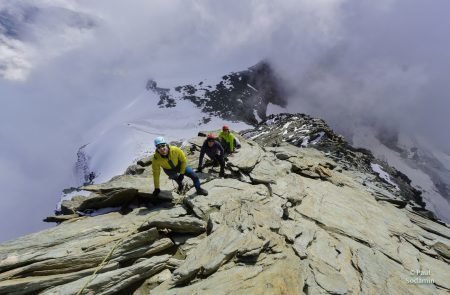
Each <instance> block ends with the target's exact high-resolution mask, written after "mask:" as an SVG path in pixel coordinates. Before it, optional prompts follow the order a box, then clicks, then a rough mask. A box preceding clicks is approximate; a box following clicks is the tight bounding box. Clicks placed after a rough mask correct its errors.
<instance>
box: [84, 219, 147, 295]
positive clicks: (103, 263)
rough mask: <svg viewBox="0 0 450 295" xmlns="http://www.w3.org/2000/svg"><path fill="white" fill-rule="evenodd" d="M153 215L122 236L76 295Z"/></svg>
mask: <svg viewBox="0 0 450 295" xmlns="http://www.w3.org/2000/svg"><path fill="white" fill-rule="evenodd" d="M151 217H152V215H150V216H149V217H148V218H147V219H145V220H144V222H142V224H141V225H139V226H138V227H137V228H136V229H135V230H134V231H132V232H130V233H129V234H127V235H125V236H123V237H122V238H120V239H119V240H118V241H117V242H116V244H115V245H114V246H113V247H112V249H111V250H110V251H109V253H108V254H107V255H106V256H105V258H103V260H102V262H101V263H100V264H99V265H98V266H97V268H96V269H95V270H94V272H93V273H92V275H91V276H90V277H89V279H88V280H87V281H86V283H85V284H84V285H83V287H82V288H81V289H80V291H78V293H77V294H76V295H81V294H82V293H83V291H84V290H85V289H86V287H87V286H88V285H89V284H90V283H91V282H92V281H93V280H94V278H95V276H96V275H97V273H98V272H99V271H100V270H101V269H102V268H103V267H105V265H106V263H107V262H108V260H109V259H110V258H111V255H112V254H113V253H114V251H115V250H116V249H117V247H118V246H119V245H120V244H121V243H122V242H123V241H124V240H125V239H126V238H128V237H129V236H131V235H133V234H135V233H137V232H138V230H139V228H141V227H142V226H143V225H144V224H145V223H146V222H147V221H149V220H150V218H151Z"/></svg>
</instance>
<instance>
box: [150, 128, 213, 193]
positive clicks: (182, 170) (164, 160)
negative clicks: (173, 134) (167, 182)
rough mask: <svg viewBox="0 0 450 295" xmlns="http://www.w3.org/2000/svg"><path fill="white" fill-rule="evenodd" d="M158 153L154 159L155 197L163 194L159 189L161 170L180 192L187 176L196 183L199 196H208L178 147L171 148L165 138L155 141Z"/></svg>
mask: <svg viewBox="0 0 450 295" xmlns="http://www.w3.org/2000/svg"><path fill="white" fill-rule="evenodd" d="M155 147H156V151H155V154H154V155H153V159H152V170H153V183H154V186H155V190H154V191H153V196H155V197H156V196H158V195H159V193H160V192H161V190H160V188H159V176H160V171H161V169H160V168H163V170H164V172H165V173H166V174H167V176H169V178H170V179H173V180H175V181H176V182H177V184H178V190H179V191H181V190H182V188H183V179H184V175H187V176H188V177H189V178H191V179H192V181H193V182H194V186H195V189H196V191H197V194H199V195H204V196H207V195H208V191H207V190H205V189H203V188H201V187H200V180H199V179H198V176H197V175H196V174H195V172H194V171H193V170H192V168H191V167H189V166H187V159H186V155H185V154H184V152H183V151H182V150H181V149H180V148H178V147H176V146H169V145H168V144H167V143H166V141H165V140H164V138H163V137H161V136H159V137H157V138H156V139H155Z"/></svg>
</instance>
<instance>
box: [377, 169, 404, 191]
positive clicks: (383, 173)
mask: <svg viewBox="0 0 450 295" xmlns="http://www.w3.org/2000/svg"><path fill="white" fill-rule="evenodd" d="M370 167H371V168H372V170H373V171H374V172H375V173H377V174H378V176H379V177H380V178H381V179H383V180H384V181H386V182H387V183H389V184H391V185H393V186H394V187H395V188H396V189H397V190H399V189H400V188H399V187H398V185H397V184H396V183H395V182H393V181H392V179H391V177H390V175H389V174H388V173H386V171H384V170H383V168H382V167H381V166H380V165H378V164H373V163H370Z"/></svg>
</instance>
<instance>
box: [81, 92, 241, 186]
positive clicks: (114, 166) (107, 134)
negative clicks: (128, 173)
mask: <svg viewBox="0 0 450 295" xmlns="http://www.w3.org/2000/svg"><path fill="white" fill-rule="evenodd" d="M159 100H160V97H159V95H157V93H155V92H153V91H146V92H144V93H142V94H141V95H139V96H138V97H136V98H135V99H134V100H133V101H131V102H130V103H129V104H128V105H125V106H124V107H123V108H122V109H120V110H118V111H116V112H115V113H113V114H111V115H110V116H109V117H108V118H105V119H104V120H103V121H102V122H101V123H99V124H98V125H97V126H94V127H93V128H92V129H91V130H90V131H89V132H88V133H87V134H86V142H87V144H86V145H85V146H83V147H82V148H81V149H80V152H79V153H81V154H82V155H83V156H82V157H79V160H80V161H81V162H78V163H77V165H76V166H77V168H76V169H77V173H78V175H79V177H80V183H79V184H82V183H83V182H86V180H88V178H89V174H90V173H92V172H93V173H94V174H95V178H94V182H104V181H107V180H109V179H110V178H111V177H113V176H115V175H119V174H122V173H123V172H124V171H125V169H126V168H127V167H128V166H129V165H131V164H132V163H133V162H134V161H136V160H137V159H139V158H142V157H144V156H146V155H150V154H152V153H153V152H154V146H153V140H154V138H155V137H156V136H164V137H165V139H166V141H169V142H170V141H184V140H185V139H187V138H191V137H193V136H195V135H196V134H197V133H198V132H199V131H201V130H216V129H220V128H221V126H222V125H223V124H225V123H226V124H228V125H230V127H231V128H232V129H234V130H241V129H244V128H248V126H249V125H247V124H245V123H241V122H238V123H233V122H227V121H224V120H222V119H220V118H217V117H212V118H211V120H209V121H208V122H207V123H205V122H204V121H203V120H202V118H203V117H204V115H205V114H203V113H202V112H201V110H200V109H198V108H197V107H196V106H195V105H194V104H193V103H191V102H189V101H186V100H180V101H178V103H177V105H176V106H175V107H172V108H161V107H158V101H159Z"/></svg>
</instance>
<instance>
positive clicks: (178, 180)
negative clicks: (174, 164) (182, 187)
mask: <svg viewBox="0 0 450 295" xmlns="http://www.w3.org/2000/svg"><path fill="white" fill-rule="evenodd" d="M183 179H184V174H180V175H178V177H177V182H178V183H182V182H183Z"/></svg>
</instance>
